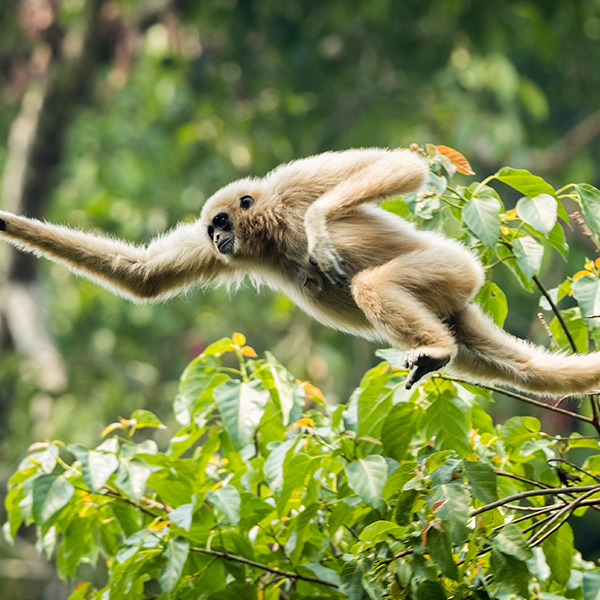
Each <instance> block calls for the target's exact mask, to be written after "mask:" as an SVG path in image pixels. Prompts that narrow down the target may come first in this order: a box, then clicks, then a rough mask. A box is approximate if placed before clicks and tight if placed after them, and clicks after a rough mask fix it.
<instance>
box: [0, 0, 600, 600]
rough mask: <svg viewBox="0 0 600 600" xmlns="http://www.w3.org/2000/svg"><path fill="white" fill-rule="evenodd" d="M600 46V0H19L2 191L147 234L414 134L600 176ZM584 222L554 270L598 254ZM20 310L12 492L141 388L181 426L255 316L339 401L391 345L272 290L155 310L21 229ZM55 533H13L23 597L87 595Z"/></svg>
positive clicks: (6, 103)
mask: <svg viewBox="0 0 600 600" xmlns="http://www.w3.org/2000/svg"><path fill="white" fill-rule="evenodd" d="M598 65H600V0H560V1H559V0H540V1H537V2H534V1H528V0H502V1H499V0H487V1H485V2H483V1H480V2H476V1H474V0H472V1H468V0H438V1H436V2H433V1H423V0H420V1H413V0H395V1H394V0H368V1H367V0H330V1H328V2H323V1H322V0H305V1H303V2H282V1H281V0H237V1H236V0H211V1H210V2H199V1H197V0H170V1H169V0H156V1H155V0H145V1H141V0H140V1H133V0H114V1H107V0H3V1H2V2H1V3H0V140H1V141H0V177H1V180H0V184H1V188H0V189H1V192H0V193H1V196H0V207H1V208H4V209H5V210H10V211H15V212H20V213H24V214H27V215H29V216H36V217H39V218H45V219H48V220H50V221H54V222H60V223H66V224H69V225H71V226H75V227H81V228H86V229H94V228H97V229H98V230H102V231H105V232H108V233H110V234H112V235H115V236H119V237H123V238H126V239H128V240H131V241H136V242H146V241H148V240H150V239H151V238H152V237H153V236H155V235H156V234H158V233H160V232H162V231H164V230H165V229H168V228H170V227H172V226H174V225H175V224H176V223H177V222H178V221H180V220H183V219H191V218H194V217H195V216H197V215H198V213H199V211H200V209H201V206H202V204H203V202H204V201H205V200H206V199H207V198H208V197H209V196H210V195H211V194H212V193H214V192H215V191H216V190H217V189H219V188H220V187H221V186H223V185H225V184H226V183H228V182H230V181H231V180H233V179H236V178H239V177H243V176H247V175H248V174H257V175H262V174H264V173H266V172H267V171H268V170H270V169H271V168H273V167H275V166H276V165H278V164H279V163H281V162H284V161H288V160H291V159H294V158H299V157H303V156H306V155H310V154H314V153H318V152H322V151H325V150H340V149H345V148H350V147H354V146H390V147H394V146H407V145H409V144H410V143H412V142H417V143H421V144H423V143H426V142H432V143H435V144H445V145H449V146H452V147H454V148H457V149H458V150H460V151H461V152H462V153H463V154H465V155H466V156H467V157H468V158H469V159H470V161H471V163H472V164H473V166H474V168H475V171H476V172H477V176H478V179H483V178H484V177H485V176H486V175H488V174H490V173H492V172H494V171H495V170H497V169H498V168H499V167H501V166H503V165H511V166H514V167H519V168H527V169H530V170H532V171H534V172H536V173H537V174H540V175H542V176H544V177H545V178H547V179H548V180H549V181H550V182H552V183H553V184H554V185H557V186H559V187H560V186H561V185H564V184H566V183H569V182H571V181H575V182H581V181H586V182H589V183H592V184H594V185H596V186H598V185H599V183H600V175H599V174H598V169H597V165H598V164H599V163H600V110H599V109H600V68H598ZM465 181H467V180H466V178H465ZM568 235H569V236H570V240H569V242H570V243H571V244H573V248H574V249H573V250H572V252H571V255H570V257H569V260H570V264H569V265H566V266H565V265H564V263H562V262H556V263H552V264H547V265H545V266H544V272H543V273H542V279H543V280H544V281H545V282H546V284H547V287H552V286H553V285H554V284H555V283H556V282H558V281H559V280H562V279H561V278H562V277H563V276H564V273H565V272H574V271H575V270H579V269H581V268H582V266H583V259H584V256H586V255H587V256H590V257H595V250H594V247H593V245H592V244H591V243H589V242H588V241H587V240H586V239H585V238H584V236H582V235H581V231H573V232H568ZM577 238H580V241H579V242H575V239H577ZM566 269H570V271H566ZM494 276H495V278H496V280H497V283H498V284H499V285H500V286H501V287H502V288H503V289H504V290H505V292H507V295H508V297H509V306H510V312H509V318H508V321H507V328H508V329H509V330H510V331H512V332H513V333H516V334H518V335H520V336H523V337H530V338H532V339H536V340H538V341H540V342H544V331H543V328H542V327H541V326H540V324H539V322H538V321H537V319H536V318H535V314H536V312H537V308H536V307H537V302H538V297H537V296H536V295H524V294H525V293H524V292H522V291H521V290H520V288H519V287H518V286H516V285H513V283H512V281H511V279H510V277H511V275H510V274H509V272H508V271H503V270H502V269H497V270H495V274H494ZM0 317H1V326H0V451H1V457H0V496H2V497H3V494H4V491H5V489H6V479H7V477H9V475H10V473H11V470H12V469H13V468H14V467H15V465H16V464H17V463H18V461H19V460H20V459H21V458H22V457H23V456H24V453H25V450H26V448H27V446H28V445H29V444H30V443H32V442H35V441H38V440H43V439H61V440H63V441H65V442H78V441H81V442H87V441H90V440H95V439H98V438H99V435H100V432H101V430H102V428H103V427H104V426H105V425H106V424H107V423H109V422H112V421H114V420H116V419H117V417H118V416H125V417H126V416H128V415H129V414H130V413H131V412H132V411H133V410H135V409H137V408H141V407H144V408H148V409H150V410H153V411H155V412H156V413H157V414H158V415H159V416H160V417H161V418H162V419H163V420H165V421H169V419H170V418H171V417H170V414H171V409H170V405H171V402H172V400H173V398H174V395H175V393H176V388H177V379H178V377H179V375H180V373H181V371H182V370H183V368H184V366H185V364H186V363H187V361H188V360H190V359H191V358H192V357H193V356H195V355H196V354H198V353H199V352H200V351H201V350H202V349H203V347H205V346H206V345H207V344H208V343H210V342H211V341H214V340H216V339H218V338H220V337H223V336H226V335H230V334H231V333H233V332H234V331H240V332H243V333H244V334H245V335H246V336H247V338H248V343H249V344H250V345H252V346H253V347H254V348H255V349H256V350H257V351H258V352H259V353H260V352H262V351H264V350H265V349H269V350H271V351H272V352H273V353H274V354H275V355H276V356H277V358H278V359H279V360H280V361H282V362H283V363H285V364H286V365H287V366H288V367H289V368H290V369H291V370H292V371H293V372H294V373H295V374H296V375H297V376H298V377H299V378H301V379H311V380H312V381H313V382H314V383H315V384H316V385H318V386H320V387H321V388H322V389H323V390H324V391H325V393H326V395H327V397H328V399H329V400H330V401H333V402H337V401H345V399H346V398H347V396H348V394H349V393H350V391H351V390H352V389H353V388H354V387H355V386H356V385H357V384H358V382H359V380H360V377H361V375H362V373H363V372H364V371H365V370H366V369H367V368H368V367H370V366H371V365H372V364H374V362H376V359H375V357H374V354H373V351H374V346H372V345H370V344H368V343H367V342H364V341H362V340H357V339H352V338H350V337H348V336H344V335H341V334H338V333H335V332H332V331H329V330H326V329H325V328H323V327H322V326H320V325H318V324H316V323H314V322H312V321H311V320H310V319H308V318H307V317H306V316H305V315H303V314H302V313H301V312H300V311H299V310H297V309H295V308H294V307H293V306H292V305H291V304H290V302H289V301H288V300H287V299H286V298H284V297H282V296H279V295H275V294H273V293H271V292H268V291H266V290H264V291H261V295H260V296H257V295H256V292H255V291H254V290H252V289H250V288H249V287H248V288H244V289H242V290H240V291H239V292H237V293H236V294H235V295H234V296H233V297H232V296H230V295H229V294H228V293H227V292H226V291H224V290H220V289H211V290H198V291H191V292H190V293H188V294H187V295H185V296H184V297H181V298H177V299H174V300H171V301H169V302H168V303H164V304H158V305H143V306H139V305H134V304H131V303H129V302H127V301H125V300H123V299H121V298H118V297H115V296H113V295H111V294H110V293H109V292H107V291H104V290H102V289H100V288H99V287H97V286H95V285H93V284H91V283H89V282H87V281H84V280H81V279H76V278H75V277H74V276H72V275H71V274H69V273H68V272H67V271H66V270H65V269H64V268H63V267H60V266H57V265H51V264H49V263H46V262H43V263H42V262H37V261H35V260H34V259H31V258H30V257H25V256H24V255H20V256H19V255H17V254H16V253H14V252H13V251H11V250H9V249H8V247H6V246H2V247H0ZM507 406H510V405H508V404H504V405H503V408H502V409H501V413H499V414H498V415H497V416H498V417H499V418H502V417H503V416H506V415H507V414H510V408H507ZM519 409H520V410H521V412H523V407H522V406H521V407H519ZM545 419H546V422H548V419H549V415H545ZM560 427H561V424H560V423H547V427H546V429H547V430H548V431H549V432H550V433H555V432H559V429H560ZM32 539H33V536H31V537H29V536H28V535H27V532H24V535H23V536H22V537H21V538H20V539H19V541H18V543H17V545H16V546H15V547H8V546H7V545H6V544H4V542H3V541H1V542H0V579H1V580H2V582H1V583H0V586H1V588H0V589H2V596H3V597H5V598H11V599H12V598H17V599H23V600H29V599H38V598H40V599H41V598H44V599H62V598H66V597H67V596H68V592H67V589H68V587H66V586H64V585H63V584H61V583H60V582H59V581H57V580H56V578H55V576H54V574H53V570H52V568H51V566H50V565H49V564H48V563H46V561H45V559H44V558H40V557H39V556H38V555H37V552H36V550H35V548H34V546H33V544H32V541H31V540H32Z"/></svg>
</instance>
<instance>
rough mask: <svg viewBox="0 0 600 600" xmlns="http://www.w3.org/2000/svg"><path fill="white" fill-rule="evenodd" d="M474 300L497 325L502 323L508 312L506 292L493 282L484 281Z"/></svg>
mask: <svg viewBox="0 0 600 600" xmlns="http://www.w3.org/2000/svg"><path fill="white" fill-rule="evenodd" d="M475 302H477V303H478V304H479V306H481V309H482V310H483V312H484V313H485V314H486V315H488V316H489V317H491V318H492V320H493V321H494V323H496V325H498V327H502V326H503V325H504V320H505V319H506V315H507V314H508V303H507V302H506V294H505V293H504V292H503V291H502V290H501V289H500V288H499V287H498V286H497V285H496V284H495V283H494V282H493V281H489V280H488V281H486V282H485V283H484V284H483V286H482V287H481V289H480V290H479V292H477V295H476V296H475Z"/></svg>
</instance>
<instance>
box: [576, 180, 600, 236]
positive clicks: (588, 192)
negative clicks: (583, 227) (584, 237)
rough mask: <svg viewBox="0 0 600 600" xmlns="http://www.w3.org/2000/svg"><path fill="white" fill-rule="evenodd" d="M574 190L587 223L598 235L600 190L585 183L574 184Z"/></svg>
mask: <svg viewBox="0 0 600 600" xmlns="http://www.w3.org/2000/svg"><path fill="white" fill-rule="evenodd" d="M575 190H576V191H577V193H578V194H579V196H580V198H581V208H582V210H583V216H584V217H585V220H586V222H587V224H588V225H589V226H590V229H591V230H592V231H593V232H594V233H595V234H596V236H597V237H600V190H598V189H596V188H595V187H594V186H593V185H589V184H587V183H580V184H578V185H576V186H575Z"/></svg>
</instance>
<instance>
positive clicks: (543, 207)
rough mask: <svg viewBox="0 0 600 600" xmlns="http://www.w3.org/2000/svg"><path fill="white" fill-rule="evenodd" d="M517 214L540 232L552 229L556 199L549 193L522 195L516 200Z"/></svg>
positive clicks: (555, 214) (544, 232)
mask: <svg viewBox="0 0 600 600" xmlns="http://www.w3.org/2000/svg"><path fill="white" fill-rule="evenodd" d="M517 214H518V215H519V217H521V219H523V221H525V223H527V224H528V225H531V226H532V227H533V228H534V229H536V230H537V231H539V232H540V233H543V234H546V233H549V232H550V231H552V228H553V227H554V225H555V223H556V219H557V216H558V201H557V200H556V198H555V197H554V196H551V195H550V194H538V195H537V196H535V197H533V198H530V197H529V196H524V197H523V198H521V199H520V200H519V201H518V202H517Z"/></svg>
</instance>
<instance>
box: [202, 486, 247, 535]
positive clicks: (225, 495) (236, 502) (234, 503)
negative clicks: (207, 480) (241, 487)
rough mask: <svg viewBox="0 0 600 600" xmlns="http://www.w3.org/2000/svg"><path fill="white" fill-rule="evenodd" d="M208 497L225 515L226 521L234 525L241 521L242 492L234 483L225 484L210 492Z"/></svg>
mask: <svg viewBox="0 0 600 600" xmlns="http://www.w3.org/2000/svg"><path fill="white" fill-rule="evenodd" d="M208 499H209V500H210V502H212V503H213V504H214V505H215V506H217V507H218V508H219V509H220V510H221V512H222V513H223V514H224V515H225V521H226V522H227V523H231V524H232V525H237V524H238V523H239V522H240V504H241V499H240V493H239V492H238V491H237V489H236V488H235V487H233V486H232V485H224V486H223V487H220V488H218V489H216V490H211V491H209V492H208Z"/></svg>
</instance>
